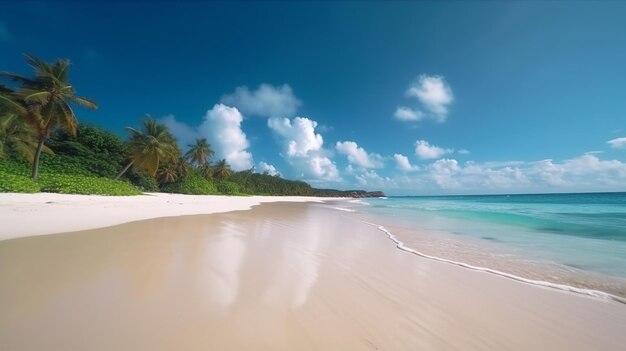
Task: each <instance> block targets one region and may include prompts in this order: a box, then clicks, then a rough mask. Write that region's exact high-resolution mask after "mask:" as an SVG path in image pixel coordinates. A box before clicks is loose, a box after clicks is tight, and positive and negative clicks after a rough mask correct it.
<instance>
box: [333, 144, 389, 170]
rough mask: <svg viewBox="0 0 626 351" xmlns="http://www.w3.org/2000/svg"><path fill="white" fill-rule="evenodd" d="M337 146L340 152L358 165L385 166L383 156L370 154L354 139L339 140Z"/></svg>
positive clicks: (367, 166) (364, 166)
mask: <svg viewBox="0 0 626 351" xmlns="http://www.w3.org/2000/svg"><path fill="white" fill-rule="evenodd" d="M335 148H336V149H337V151H338V152H339V153H340V154H343V155H346V156H347V157H348V162H350V163H352V164H355V165H357V166H360V167H363V168H381V167H383V166H384V162H383V158H382V157H381V156H380V155H378V154H368V153H367V151H365V149H363V148H362V147H359V145H358V144H357V143H355V142H354V141H338V142H337V143H336V144H335Z"/></svg>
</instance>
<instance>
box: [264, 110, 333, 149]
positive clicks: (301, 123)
mask: <svg viewBox="0 0 626 351" xmlns="http://www.w3.org/2000/svg"><path fill="white" fill-rule="evenodd" d="M267 125H268V127H270V129H271V130H272V131H274V132H275V133H276V134H278V135H280V136H281V137H283V138H284V140H286V141H287V144H286V146H287V148H286V152H287V156H306V155H307V154H308V153H309V151H317V150H320V149H321V148H322V144H324V139H323V138H322V136H321V135H320V134H317V133H315V128H316V127H317V122H316V121H313V120H311V119H308V118H306V117H296V118H294V119H289V118H270V119H268V120H267Z"/></svg>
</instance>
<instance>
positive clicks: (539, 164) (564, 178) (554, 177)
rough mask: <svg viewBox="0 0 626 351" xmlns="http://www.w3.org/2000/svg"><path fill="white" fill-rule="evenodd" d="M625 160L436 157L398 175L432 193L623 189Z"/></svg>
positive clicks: (403, 184) (405, 184) (590, 156)
mask: <svg viewBox="0 0 626 351" xmlns="http://www.w3.org/2000/svg"><path fill="white" fill-rule="evenodd" d="M624 179H626V163H623V162H620V161H618V160H601V159H600V158H598V156H596V155H593V154H584V155H581V156H579V157H576V158H573V159H568V160H564V161H561V162H556V161H554V160H550V159H548V160H541V161H536V162H520V161H511V162H486V163H476V162H471V161H470V162H466V163H464V164H460V163H459V162H458V161H457V160H455V159H446V158H444V159H440V160H437V161H435V162H433V163H432V164H430V165H428V166H427V167H425V169H424V171H423V172H420V173H419V174H418V175H417V176H415V177H412V178H406V177H405V178H400V177H398V179H397V180H398V183H400V185H401V187H403V188H404V189H406V188H417V187H418V186H419V189H420V190H422V191H431V192H433V193H438V192H441V191H443V192H448V193H502V192H510V193H520V192H563V191H565V192H569V191H571V192H576V191H616V190H623V184H624Z"/></svg>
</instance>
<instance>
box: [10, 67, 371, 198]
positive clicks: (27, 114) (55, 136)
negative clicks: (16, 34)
mask: <svg viewBox="0 0 626 351" xmlns="http://www.w3.org/2000/svg"><path fill="white" fill-rule="evenodd" d="M26 61H27V63H28V64H29V65H30V66H31V67H32V68H33V69H34V71H35V73H34V77H33V78H27V77H23V76H20V75H17V74H14V73H8V72H0V78H2V77H4V78H8V79H9V80H10V81H12V82H13V83H16V84H17V85H16V86H6V85H0V192H25V193H33V192H39V191H44V192H56V193H64V194H100V195H137V194H140V193H141V192H142V191H148V192H157V191H163V192H171V193H181V194H193V195H212V194H224V195H242V194H245V195H255V194H259V195H300V196H349V195H351V194H356V193H353V192H351V193H347V192H341V191H338V190H318V189H314V188H312V187H311V186H310V185H309V184H307V183H305V182H301V181H292V180H286V179H282V178H280V177H277V176H271V175H269V174H259V173H254V172H253V171H252V170H246V171H242V172H234V171H233V170H232V169H231V168H230V165H229V164H228V163H227V162H226V160H224V159H222V160H219V161H217V162H216V163H211V158H212V157H213V156H214V152H213V150H212V149H211V145H210V144H209V141H207V139H204V138H201V139H197V140H196V141H195V143H194V144H191V145H188V151H186V152H185V153H184V154H183V153H182V152H181V150H180V149H179V147H178V145H177V143H176V139H175V138H174V136H173V135H172V133H171V132H170V131H169V129H168V128H167V126H165V125H164V124H162V123H159V122H158V121H156V120H155V119H153V118H150V117H147V118H146V119H145V120H144V121H143V122H142V125H141V128H139V129H135V128H132V127H127V131H128V132H129V138H128V140H126V141H123V140H122V139H121V138H120V137H118V136H117V135H115V134H113V133H111V132H108V131H106V130H103V129H101V128H99V127H96V126H93V125H82V124H78V120H77V118H76V115H75V114H74V112H73V110H72V108H71V107H70V104H74V105H79V106H83V107H87V108H90V109H95V108H96V107H97V106H96V103H95V102H93V101H92V100H90V99H87V98H83V97H79V96H76V95H75V90H74V87H73V86H72V85H71V84H70V83H69V81H68V71H69V65H70V62H69V61H68V60H56V61H54V62H52V63H46V62H43V61H41V60H39V59H38V58H36V57H35V56H32V55H26ZM40 163H41V165H43V167H41V170H40V169H39V165H40ZM360 193H363V194H365V192H360ZM360 193H359V194H360Z"/></svg>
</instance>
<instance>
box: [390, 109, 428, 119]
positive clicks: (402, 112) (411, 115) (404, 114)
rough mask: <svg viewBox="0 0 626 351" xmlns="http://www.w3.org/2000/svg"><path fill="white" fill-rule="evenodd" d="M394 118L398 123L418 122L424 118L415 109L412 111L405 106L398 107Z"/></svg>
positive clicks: (421, 113) (422, 114) (420, 112)
mask: <svg viewBox="0 0 626 351" xmlns="http://www.w3.org/2000/svg"><path fill="white" fill-rule="evenodd" d="M394 117H395V118H396V119H397V120H400V121H405V122H407V121H419V120H421V119H422V118H424V113H423V112H422V111H420V110H417V109H412V108H410V107H406V106H398V108H396V113H394Z"/></svg>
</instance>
